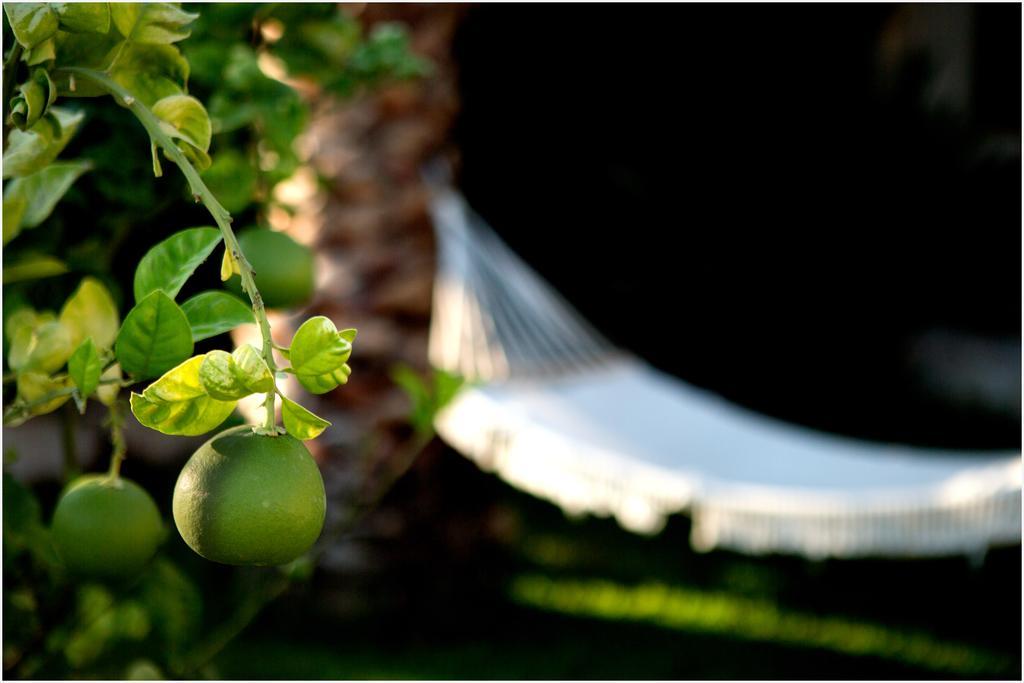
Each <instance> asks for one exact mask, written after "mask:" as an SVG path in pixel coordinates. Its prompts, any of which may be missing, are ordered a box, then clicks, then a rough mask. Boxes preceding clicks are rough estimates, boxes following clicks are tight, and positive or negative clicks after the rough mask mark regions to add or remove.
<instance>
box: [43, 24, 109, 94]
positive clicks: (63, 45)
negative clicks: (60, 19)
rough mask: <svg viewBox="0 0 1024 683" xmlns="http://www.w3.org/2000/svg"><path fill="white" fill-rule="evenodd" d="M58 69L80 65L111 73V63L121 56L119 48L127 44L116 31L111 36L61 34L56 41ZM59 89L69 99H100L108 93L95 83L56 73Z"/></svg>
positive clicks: (106, 34) (60, 32) (104, 34)
mask: <svg viewBox="0 0 1024 683" xmlns="http://www.w3.org/2000/svg"><path fill="white" fill-rule="evenodd" d="M55 41H56V43H57V58H56V62H55V63H54V66H55V67H57V68H60V67H68V66H77V67H82V68H86V69H96V70H97V71H107V70H108V69H109V67H110V65H111V62H112V61H113V60H114V59H115V58H118V57H120V56H121V50H120V49H119V46H120V45H122V44H124V41H123V40H121V38H120V36H119V35H118V34H117V32H116V31H111V32H109V33H70V32H68V31H59V32H58V33H57V36H56V39H55ZM54 75H55V77H56V82H57V87H58V89H59V92H60V94H61V95H63V96H65V97H100V96H101V95H106V94H107V93H106V91H105V90H104V89H103V88H101V87H100V86H98V85H94V84H93V83H92V82H91V81H88V80H82V79H78V78H75V77H73V76H71V75H70V74H61V73H60V72H55V74H54Z"/></svg>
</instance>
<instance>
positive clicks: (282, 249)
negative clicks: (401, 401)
mask: <svg viewBox="0 0 1024 683" xmlns="http://www.w3.org/2000/svg"><path fill="white" fill-rule="evenodd" d="M238 245H239V246H240V247H241V248H242V253H243V254H245V258H246V259H247V260H248V261H249V263H250V264H251V265H252V269H253V270H254V271H255V272H256V287H258V288H259V290H260V294H261V295H262V296H263V303H265V304H266V305H267V306H269V307H271V308H294V307H297V306H303V305H305V304H307V303H308V302H309V300H310V299H311V298H312V296H313V252H312V251H310V249H309V247H306V246H303V245H301V244H299V243H298V242H296V241H295V240H293V239H292V238H291V237H289V236H288V235H285V234H284V233H282V232H275V231H273V230H263V229H251V230H247V231H245V232H243V233H242V234H241V235H240V236H239V237H238ZM228 287H229V288H230V289H232V290H233V291H234V292H235V293H236V294H238V295H239V296H241V295H242V284H241V279H240V278H239V277H238V276H237V275H234V276H232V277H231V279H230V280H228Z"/></svg>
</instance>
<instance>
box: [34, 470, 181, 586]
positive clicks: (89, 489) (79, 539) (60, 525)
mask: <svg viewBox="0 0 1024 683" xmlns="http://www.w3.org/2000/svg"><path fill="white" fill-rule="evenodd" d="M163 535H164V527H163V522H162V520H161V519H160V511H159V510H158V509H157V507H156V504H155V503H154V502H153V499H152V498H150V496H149V494H148V493H146V491H145V489H143V488H142V487H141V486H139V485H138V484H136V483H135V482H133V481H129V480H127V479H125V478H124V477H118V478H116V479H112V478H111V477H110V476H109V475H106V474H91V475H87V476H84V477H80V478H78V479H76V480H75V481H73V482H71V484H69V485H68V487H67V488H66V489H65V490H64V493H63V494H61V497H60V500H59V501H57V509H56V510H54V513H53V541H54V543H55V544H56V546H57V553H58V554H59V555H60V557H61V559H62V560H63V561H64V564H65V566H66V567H67V568H68V570H69V571H70V572H71V573H72V574H75V575H77V576H81V577H85V578H95V579H124V578H128V577H131V576H133V575H135V574H137V573H138V572H139V571H140V570H141V569H142V568H143V567H144V566H145V565H146V563H147V562H148V561H149V560H150V558H151V557H153V555H154V553H156V549H157V546H159V545H160V542H161V541H162V540H163Z"/></svg>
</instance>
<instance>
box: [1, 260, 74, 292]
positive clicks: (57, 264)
mask: <svg viewBox="0 0 1024 683" xmlns="http://www.w3.org/2000/svg"><path fill="white" fill-rule="evenodd" d="M66 272H68V267H67V265H66V264H65V263H64V262H63V261H59V260H57V259H55V258H53V257H52V256H45V255H42V254H29V255H27V256H24V257H22V258H21V259H19V260H18V261H15V262H14V263H11V264H10V265H7V264H5V265H4V277H3V282H4V284H5V285H8V284H10V283H12V282H23V281H25V280H39V279H41V278H44V277H53V276H54V275H63V274H64V273H66Z"/></svg>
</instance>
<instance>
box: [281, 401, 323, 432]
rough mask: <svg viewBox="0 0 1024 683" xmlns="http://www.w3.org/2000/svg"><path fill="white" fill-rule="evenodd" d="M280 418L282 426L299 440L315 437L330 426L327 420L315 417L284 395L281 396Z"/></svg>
mask: <svg viewBox="0 0 1024 683" xmlns="http://www.w3.org/2000/svg"><path fill="white" fill-rule="evenodd" d="M281 418H282V419H283V420H284V428H285V429H286V430H287V431H288V433H289V434H291V435H292V436H294V437H295V438H296V439H299V440H300V441H309V440H310V439H315V438H316V437H318V436H320V434H321V433H322V432H323V431H324V430H325V429H327V428H328V427H330V426H331V423H330V422H328V421H327V420H325V419H323V418H322V417H317V416H316V415H314V414H313V413H311V412H309V411H308V410H306V409H305V408H303V407H302V406H300V405H299V404H298V403H296V402H295V401H292V400H291V399H289V398H285V397H284V396H282V397H281Z"/></svg>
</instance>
